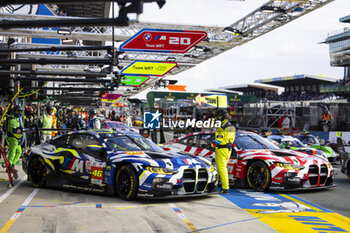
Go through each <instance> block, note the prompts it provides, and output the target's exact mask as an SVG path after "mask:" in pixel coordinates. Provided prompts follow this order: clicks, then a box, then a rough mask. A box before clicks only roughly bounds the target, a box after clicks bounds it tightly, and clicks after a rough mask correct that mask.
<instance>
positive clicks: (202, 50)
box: [194, 46, 211, 52]
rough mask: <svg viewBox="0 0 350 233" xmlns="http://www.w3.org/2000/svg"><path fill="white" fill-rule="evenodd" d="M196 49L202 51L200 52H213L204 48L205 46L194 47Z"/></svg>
mask: <svg viewBox="0 0 350 233" xmlns="http://www.w3.org/2000/svg"><path fill="white" fill-rule="evenodd" d="M194 49H195V50H196V51H200V52H209V51H211V49H210V48H207V47H203V46H194Z"/></svg>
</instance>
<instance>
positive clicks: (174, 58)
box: [166, 57, 176, 61]
mask: <svg viewBox="0 0 350 233" xmlns="http://www.w3.org/2000/svg"><path fill="white" fill-rule="evenodd" d="M166 61H176V57H167V59H166Z"/></svg>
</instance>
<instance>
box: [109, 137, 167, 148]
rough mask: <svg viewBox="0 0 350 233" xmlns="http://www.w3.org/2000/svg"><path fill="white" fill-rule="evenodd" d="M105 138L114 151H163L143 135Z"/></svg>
mask: <svg viewBox="0 0 350 233" xmlns="http://www.w3.org/2000/svg"><path fill="white" fill-rule="evenodd" d="M103 138H104V140H105V142H106V145H107V147H108V148H109V149H110V150H112V151H163V149H162V148H161V147H159V146H157V145H156V144H155V143H153V142H152V141H151V140H149V139H147V138H144V137H142V136H141V135H132V136H129V135H118V136H111V137H107V136H106V135H105V136H104V137H103Z"/></svg>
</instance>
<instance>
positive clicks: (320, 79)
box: [255, 74, 337, 87]
mask: <svg viewBox="0 0 350 233" xmlns="http://www.w3.org/2000/svg"><path fill="white" fill-rule="evenodd" d="M255 82H256V83H264V84H269V85H274V86H279V87H289V86H296V85H314V84H316V85H320V84H334V83H336V82H337V80H336V79H332V78H327V77H324V76H317V75H306V74H300V75H294V76H286V77H276V78H269V79H260V80H255Z"/></svg>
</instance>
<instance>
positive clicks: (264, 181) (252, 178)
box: [247, 161, 271, 192]
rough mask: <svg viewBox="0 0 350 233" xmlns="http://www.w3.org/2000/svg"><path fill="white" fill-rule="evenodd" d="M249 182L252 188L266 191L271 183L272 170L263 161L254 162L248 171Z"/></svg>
mask: <svg viewBox="0 0 350 233" xmlns="http://www.w3.org/2000/svg"><path fill="white" fill-rule="evenodd" d="M247 182H248V185H249V187H250V188H251V189H253V190H255V191H258V192H264V191H266V190H268V189H269V187H270V184H271V172H270V169H269V167H268V166H267V165H266V163H264V162H263V161H255V162H253V163H252V164H251V165H250V166H249V168H248V171H247Z"/></svg>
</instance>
